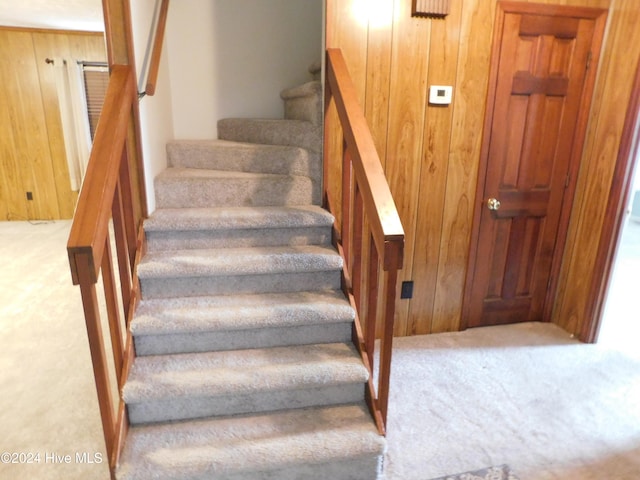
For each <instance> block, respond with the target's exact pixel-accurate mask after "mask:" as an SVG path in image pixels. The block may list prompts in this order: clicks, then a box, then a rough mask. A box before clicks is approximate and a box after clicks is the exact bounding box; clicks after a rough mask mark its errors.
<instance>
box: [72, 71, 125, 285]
mask: <svg viewBox="0 0 640 480" xmlns="http://www.w3.org/2000/svg"><path fill="white" fill-rule="evenodd" d="M135 92H136V87H135V82H134V78H133V71H132V69H131V67H129V66H125V65H114V66H113V68H112V69H111V76H110V78H109V85H108V87H107V93H106V95H105V100H104V105H103V108H102V113H101V115H100V121H99V122H98V127H97V129H96V134H95V139H94V142H93V148H92V150H91V155H90V157H89V163H88V166H87V172H86V174H85V177H84V180H83V183H82V190H81V191H80V196H79V197H78V204H77V207H76V212H75V214H74V217H73V223H72V225H71V232H70V234H69V241H68V243H67V252H68V254H69V263H70V265H71V278H72V279H73V284H74V285H78V284H79V276H78V266H77V262H76V257H77V255H87V256H88V258H89V261H90V262H91V267H92V268H91V278H90V280H91V281H92V282H93V283H96V282H97V281H98V273H99V271H100V266H101V263H100V262H101V259H102V254H103V249H104V239H105V238H106V236H107V229H108V226H109V219H110V216H111V203H112V202H113V196H114V193H115V189H116V182H117V179H118V173H119V170H120V157H121V156H122V149H123V146H124V143H125V139H126V137H127V128H128V124H129V122H128V120H129V118H128V116H129V113H130V112H131V106H132V104H133V101H134V98H135Z"/></svg>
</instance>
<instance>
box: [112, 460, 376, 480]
mask: <svg viewBox="0 0 640 480" xmlns="http://www.w3.org/2000/svg"><path fill="white" fill-rule="evenodd" d="M380 471H382V456H381V455H371V456H369V457H361V458H357V459H352V460H350V461H343V462H339V461H332V462H331V463H319V464H305V465H292V466H291V467H289V468H285V469H278V470H270V471H267V472H265V471H260V472H242V473H237V474H231V475H224V474H223V475H219V474H217V473H216V472H214V471H211V472H210V475H211V477H208V476H203V477H201V478H215V479H216V480H276V479H277V480H300V479H302V478H303V479H305V480H327V479H345V480H347V479H348V480H375V479H376V478H379V477H378V475H379V472H380ZM119 480H120V479H119ZM122 480H124V479H122Z"/></svg>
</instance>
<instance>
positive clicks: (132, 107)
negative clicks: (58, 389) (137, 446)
mask: <svg viewBox="0 0 640 480" xmlns="http://www.w3.org/2000/svg"><path fill="white" fill-rule="evenodd" d="M158 1H159V2H161V5H160V8H159V14H158V19H157V22H156V33H155V38H154V40H153V52H152V55H151V64H150V67H149V71H150V73H149V75H148V79H147V85H146V92H145V94H146V95H153V94H154V92H155V88H156V81H157V75H158V69H159V63H160V55H161V49H162V44H163V39H164V38H163V37H164V30H165V24H166V21H167V9H168V5H169V0H158ZM126 5H127V4H126V3H123V4H120V3H118V2H112V3H109V2H108V1H106V0H105V2H104V5H103V7H104V13H105V28H106V31H107V35H106V38H107V49H108V51H109V52H110V55H109V58H110V63H111V65H110V67H111V68H110V76H109V85H108V87H107V92H106V95H105V100H104V104H103V107H102V112H101V114H100V119H99V121H98V126H97V129H96V133H95V138H94V141H93V147H92V150H91V154H90V156H89V162H88V165H87V171H86V173H85V177H84V180H83V184H82V189H81V191H80V195H79V197H78V203H77V206H76V211H75V214H74V217H73V222H72V224H71V232H70V233H69V240H68V242H67V252H68V255H69V265H70V267H71V277H72V280H73V284H74V285H79V286H80V294H81V296H82V306H83V310H84V317H85V323H86V327H87V336H88V339H89V350H90V353H91V361H92V364H93V373H94V380H95V385H96V390H97V394H98V406H99V409H100V418H101V420H102V429H103V433H104V439H105V446H106V452H107V458H108V461H109V471H110V475H111V478H112V479H115V469H116V466H117V464H118V459H119V456H120V452H121V450H122V446H123V444H124V439H125V437H126V434H127V431H128V429H129V420H128V416H127V409H126V406H125V403H124V401H123V399H122V396H121V395H120V392H121V390H122V387H123V385H124V382H125V381H126V379H127V375H128V373H129V369H130V367H131V365H132V363H133V358H134V357H135V347H134V344H133V338H132V336H131V330H130V328H129V327H130V323H131V320H132V319H133V314H134V312H135V309H136V306H137V304H138V302H139V301H140V284H139V282H138V277H137V275H136V272H137V266H138V263H139V262H140V259H141V258H142V256H143V255H144V253H145V247H146V243H145V237H144V230H143V229H142V220H143V215H144V213H140V212H146V206H145V205H143V203H144V198H145V195H144V191H138V190H137V189H135V188H133V187H134V185H133V181H132V175H131V173H132V172H133V173H137V175H138V176H141V175H142V172H138V169H139V168H141V167H140V165H141V163H138V161H137V158H136V142H138V140H137V138H136V134H135V133H134V132H136V131H138V130H139V125H137V124H136V123H137V121H138V120H137V119H138V115H137V107H138V105H137V102H138V96H139V95H138V91H137V85H136V75H135V71H134V67H133V65H120V64H117V61H114V59H116V58H121V59H124V60H127V59H128V57H127V55H125V54H124V53H123V52H125V53H126V52H128V51H129V48H130V46H131V45H130V44H131V41H132V39H131V37H130V25H129V23H128V22H129V17H128V12H126ZM123 26H124V31H121V29H122V28H123ZM114 32H117V33H118V34H117V35H116V34H115V33H114ZM118 52H120V53H119V55H118V54H117V53H118ZM126 63H128V60H127V62H126ZM136 192H138V194H136ZM112 244H113V245H115V250H116V262H115V263H114V259H113V253H112ZM100 279H101V280H102V284H103V289H104V298H103V299H100V300H98V291H97V288H96V285H97V283H98V281H99V280H100ZM118 287H120V288H119V289H118ZM103 309H104V310H106V319H103V318H102V315H101V311H102V310H103ZM103 323H104V325H103ZM104 331H108V337H109V339H108V341H107V339H106V338H105V336H106V335H105V334H103V332H104ZM112 376H113V377H115V383H116V388H117V393H116V394H115V395H114V394H113V387H112V380H111V379H112Z"/></svg>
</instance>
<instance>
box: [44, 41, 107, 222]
mask: <svg viewBox="0 0 640 480" xmlns="http://www.w3.org/2000/svg"><path fill="white" fill-rule="evenodd" d="M32 36H33V44H34V51H35V56H36V64H37V66H38V74H39V77H40V88H41V91H42V101H43V106H44V112H45V119H46V123H47V130H48V132H49V135H48V138H49V148H50V150H51V159H52V163H53V172H54V182H55V188H56V194H57V198H58V206H59V209H60V218H72V217H73V212H74V209H75V204H76V201H77V199H78V192H77V191H73V190H71V183H70V181H69V170H68V166H67V159H66V152H65V147H64V138H63V133H62V123H61V121H60V105H59V103H58V94H57V90H56V80H55V71H54V68H53V66H52V65H50V64H48V63H46V62H45V59H46V58H53V57H61V58H65V59H67V60H68V61H76V60H87V61H96V62H106V49H105V45H104V36H103V35H102V34H74V33H68V34H61V33H47V32H33V33H32Z"/></svg>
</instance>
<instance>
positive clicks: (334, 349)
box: [123, 343, 368, 403]
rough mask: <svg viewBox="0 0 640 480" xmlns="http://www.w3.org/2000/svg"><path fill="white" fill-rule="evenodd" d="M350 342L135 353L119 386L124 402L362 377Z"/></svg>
mask: <svg viewBox="0 0 640 480" xmlns="http://www.w3.org/2000/svg"><path fill="white" fill-rule="evenodd" d="M367 379H368V371H367V369H366V367H365V366H364V365H363V363H362V359H361V358H360V356H359V355H358V353H357V352H356V350H355V348H354V347H353V346H352V345H348V344H346V343H333V344H315V345H298V346H288V347H274V348H262V349H249V350H228V351H219V352H203V353H183V354H175V355H150V356H145V357H136V359H135V360H134V362H133V366H132V368H131V371H130V374H129V378H128V380H127V383H126V384H125V387H124V389H123V397H124V399H125V401H126V402H127V403H141V402H145V401H157V400H163V399H169V398H185V397H204V396H212V397H215V396H217V397H228V396H232V395H243V394H258V393H260V392H269V391H286V390H296V389H299V388H308V387H314V386H328V385H341V384H347V383H365V382H366V381H367Z"/></svg>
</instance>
